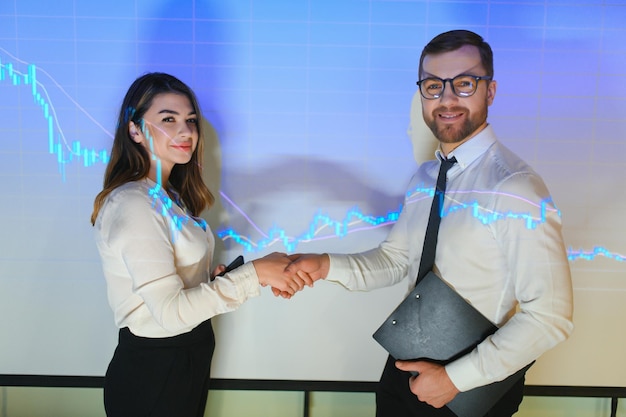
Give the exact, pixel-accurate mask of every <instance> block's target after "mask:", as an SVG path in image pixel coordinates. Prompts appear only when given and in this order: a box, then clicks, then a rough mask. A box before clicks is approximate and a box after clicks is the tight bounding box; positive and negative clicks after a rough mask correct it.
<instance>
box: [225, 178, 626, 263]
mask: <svg viewBox="0 0 626 417" xmlns="http://www.w3.org/2000/svg"><path fill="white" fill-rule="evenodd" d="M470 192H471V193H491V194H493V193H494V192H493V191H484V192H483V191H476V190H471V191H465V192H464V191H460V192H459V194H463V193H470ZM220 194H221V196H222V197H223V198H224V199H225V200H226V201H227V202H228V203H229V204H230V205H231V206H232V207H233V208H234V209H235V210H236V211H237V212H239V213H240V214H241V216H242V217H243V218H244V219H245V220H246V221H247V222H248V223H249V224H250V226H252V228H254V230H256V231H257V232H258V233H259V234H260V235H261V239H259V240H257V241H255V240H253V239H252V238H251V237H248V236H244V235H242V234H240V233H238V232H237V231H236V230H234V229H233V228H225V229H223V230H221V231H218V232H217V235H218V237H219V238H220V239H222V240H224V241H227V240H233V241H234V242H235V243H237V244H238V245H240V246H242V247H243V248H244V250H245V251H247V252H255V251H261V250H263V249H266V248H268V247H270V246H273V245H276V244H279V245H282V246H283V247H284V249H285V251H287V252H293V251H294V250H295V249H296V248H297V247H298V245H299V244H300V243H307V242H312V241H319V240H324V239H335V238H341V237H344V236H346V235H348V234H349V233H355V232H360V231H364V230H371V229H375V228H379V227H385V226H389V225H391V224H393V223H395V222H396V221H397V220H398V217H399V215H400V211H401V209H400V210H398V211H393V212H389V213H387V214H386V215H385V216H369V215H366V214H364V213H362V212H361V211H360V210H359V209H358V208H353V209H351V210H349V211H348V212H347V213H346V215H345V216H344V218H343V219H341V220H337V219H332V218H330V217H329V216H327V215H323V214H316V215H315V216H314V217H313V220H312V221H311V223H310V226H309V227H308V229H307V231H306V232H304V233H302V234H300V235H299V236H296V237H290V236H288V235H287V232H286V231H285V230H283V229H280V228H278V227H276V226H274V227H272V228H271V229H270V230H269V231H268V232H267V233H265V232H263V231H262V229H261V228H260V227H259V226H258V225H256V224H255V223H254V222H253V221H252V220H251V219H250V217H249V216H248V215H247V214H246V213H245V212H244V211H243V210H242V209H241V208H240V207H238V206H237V205H236V204H235V203H234V202H233V201H232V200H231V199H229V198H228V197H227V196H226V195H225V194H224V193H220ZM500 194H501V195H503V196H506V197H511V198H514V199H517V200H521V201H524V202H526V203H528V204H529V205H531V206H534V207H535V208H537V209H539V216H538V217H533V216H532V215H530V214H528V213H515V212H512V211H511V212H506V213H494V212H493V211H490V210H487V209H485V208H483V207H480V205H479V204H478V203H477V202H472V203H468V204H464V203H458V202H457V204H455V205H452V206H450V207H449V208H448V210H447V211H445V212H443V213H442V216H447V215H449V214H453V213H455V212H458V211H460V210H471V212H472V216H473V217H474V218H476V219H477V220H478V221H480V222H481V223H482V224H485V225H487V224H491V223H493V222H496V221H501V220H510V219H517V220H522V221H524V222H525V225H526V227H527V228H528V229H530V230H533V229H535V228H537V226H538V225H539V224H541V223H544V222H545V221H546V216H547V213H548V212H554V213H556V214H557V215H559V216H560V214H561V213H560V211H559V210H558V209H557V208H555V207H554V206H553V205H552V200H551V199H546V200H543V201H541V202H539V203H535V202H533V201H530V200H527V199H524V198H522V197H520V196H516V195H512V194H506V193H500ZM433 195H434V189H433V188H417V189H415V190H414V191H412V192H411V193H409V194H408V198H407V204H414V203H416V202H418V201H421V200H424V199H429V200H430V199H431V198H432V196H433ZM481 211H484V212H487V213H488V214H484V213H481ZM358 225H360V227H358ZM323 231H330V233H329V234H328V235H324V236H320V234H321V233H322V232H323ZM600 256H601V257H605V258H608V259H612V260H615V261H618V262H624V261H626V258H625V257H624V255H620V254H616V253H612V252H610V251H609V250H608V249H606V248H603V247H600V246H596V247H595V248H594V250H593V251H591V252H588V251H583V250H578V251H575V250H573V249H571V248H570V249H568V250H567V257H568V260H569V261H576V260H587V261H592V260H594V259H596V258H597V257H600Z"/></svg>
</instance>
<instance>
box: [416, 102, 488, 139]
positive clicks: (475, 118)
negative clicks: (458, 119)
mask: <svg viewBox="0 0 626 417" xmlns="http://www.w3.org/2000/svg"><path fill="white" fill-rule="evenodd" d="M445 112H451V113H454V112H463V113H464V114H465V121H464V122H463V124H462V125H461V126H460V127H458V126H456V125H453V124H447V123H446V124H438V123H437V114H439V113H445ZM486 120H487V105H486V104H485V107H484V110H481V111H479V112H478V113H476V114H475V115H474V114H472V113H470V112H469V110H468V109H466V108H463V107H452V108H445V107H438V108H436V109H435V110H434V111H433V112H432V113H431V117H430V118H429V119H426V118H424V121H425V122H426V125H427V126H428V127H429V128H430V130H431V131H432V132H433V135H435V137H436V138H437V139H438V140H439V142H441V143H462V142H464V141H465V140H466V139H467V138H469V137H470V136H472V135H473V134H474V132H476V130H477V129H478V128H479V127H480V126H482V125H483V124H484V123H485V121H486Z"/></svg>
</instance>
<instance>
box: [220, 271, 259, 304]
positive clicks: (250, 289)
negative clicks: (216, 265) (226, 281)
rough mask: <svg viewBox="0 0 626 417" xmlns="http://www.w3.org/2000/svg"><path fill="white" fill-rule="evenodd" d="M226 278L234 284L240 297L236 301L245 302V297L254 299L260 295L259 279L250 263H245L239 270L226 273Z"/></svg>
mask: <svg viewBox="0 0 626 417" xmlns="http://www.w3.org/2000/svg"><path fill="white" fill-rule="evenodd" d="M227 275H229V277H228V278H230V280H231V281H232V282H233V284H235V287H236V288H237V292H238V293H239V295H240V297H238V299H240V300H245V299H246V298H247V297H256V296H258V295H260V294H261V285H260V284H259V277H258V275H257V273H256V269H255V268H254V265H253V264H252V262H246V263H245V264H243V265H241V266H240V267H239V268H237V269H235V270H233V271H231V272H227Z"/></svg>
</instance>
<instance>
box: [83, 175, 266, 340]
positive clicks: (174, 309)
mask: <svg viewBox="0 0 626 417" xmlns="http://www.w3.org/2000/svg"><path fill="white" fill-rule="evenodd" d="M94 229H95V236H96V243H97V246H98V250H99V252H100V257H101V259H102V268H103V271H104V277H105V279H106V282H107V291H108V299H109V304H110V306H111V308H112V309H113V313H114V316H115V323H116V325H117V326H118V327H120V328H122V327H128V328H129V329H130V331H131V332H132V333H133V334H135V335H137V336H143V337H169V336H175V335H178V334H182V333H185V332H188V331H190V330H192V329H193V328H194V327H196V326H197V325H198V324H200V323H202V322H203V321H205V320H207V319H209V318H211V317H213V316H215V315H218V314H222V313H226V312H229V311H233V310H235V309H236V308H237V307H239V306H240V305H241V304H242V303H243V302H244V301H245V300H247V299H248V298H250V297H254V296H257V295H259V294H260V288H259V281H258V277H257V274H256V271H255V269H254V266H253V265H252V263H246V264H244V265H243V266H242V267H240V268H237V269H236V270H234V271H232V272H231V273H227V274H226V275H225V276H223V277H217V278H216V279H215V280H214V281H210V273H211V260H212V257H213V249H214V246H215V238H214V237H213V234H212V233H211V230H210V229H209V227H208V225H206V222H204V221H203V220H202V219H194V218H192V217H190V216H189V215H188V214H187V213H186V211H185V210H183V209H182V208H181V207H179V206H178V205H176V204H175V203H173V202H172V200H171V199H169V197H168V196H167V194H166V193H165V192H164V191H163V190H162V189H161V188H160V187H159V186H157V184H156V183H154V182H153V181H152V180H150V179H147V178H146V179H144V180H140V181H135V182H130V183H127V184H124V185H122V186H120V187H118V188H116V189H115V190H113V191H112V192H111V194H109V196H108V197H107V199H106V201H105V203H104V204H103V206H102V208H101V209H100V212H99V214H98V218H97V220H96V224H95V227H94ZM205 229H206V230H205Z"/></svg>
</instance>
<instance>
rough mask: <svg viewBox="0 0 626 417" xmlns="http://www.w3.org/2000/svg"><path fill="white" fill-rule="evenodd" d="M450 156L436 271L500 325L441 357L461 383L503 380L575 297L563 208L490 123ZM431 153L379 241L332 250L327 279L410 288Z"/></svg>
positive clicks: (564, 319)
mask: <svg viewBox="0 0 626 417" xmlns="http://www.w3.org/2000/svg"><path fill="white" fill-rule="evenodd" d="M453 156H454V157H456V159H457V162H458V163H457V164H455V165H454V166H453V167H452V168H451V169H450V170H449V171H448V182H447V188H446V193H445V200H444V207H443V217H442V219H441V225H440V228H439V239H438V244H437V252H436V256H435V267H434V271H435V273H436V274H437V275H439V276H440V277H442V278H443V279H444V280H445V281H446V282H447V283H448V284H450V285H451V286H452V287H454V288H455V289H456V291H457V292H458V293H459V294H461V296H463V297H464V298H466V299H467V300H468V301H469V302H470V303H471V304H472V305H473V306H474V307H475V308H476V309H478V310H479V311H480V312H482V313H483V314H484V315H485V316H486V317H487V318H489V319H490V320H492V321H493V322H494V323H495V324H496V325H497V326H499V329H498V331H497V332H496V333H495V334H493V335H492V336H489V337H487V338H486V339H485V340H484V341H483V342H482V343H480V344H479V345H478V347H477V348H476V349H474V350H473V351H472V352H471V353H469V354H467V355H465V356H463V357H461V358H459V359H457V360H455V361H454V362H451V363H449V364H447V365H446V371H447V373H448V375H449V377H450V379H451V380H452V382H453V383H454V385H455V386H456V387H457V388H458V389H459V390H460V391H467V390H469V389H472V388H475V387H478V386H482V385H486V384H489V383H491V382H495V381H500V380H502V379H504V378H506V377H507V376H509V375H511V374H513V373H515V372H516V371H517V370H519V369H521V368H522V367H524V366H525V365H527V364H528V363H530V362H532V361H533V360H535V359H537V358H538V357H539V356H540V355H541V354H543V353H544V352H545V351H547V350H548V349H550V348H552V347H553V346H555V345H556V344H557V343H559V342H561V341H563V340H565V339H566V338H567V337H568V336H569V335H570V333H571V332H572V329H573V324H572V310H573V301H572V299H573V297H572V284H571V276H570V269H569V264H568V261H567V254H566V249H565V245H564V243H563V239H562V235H561V218H560V212H559V211H558V210H557V209H556V208H555V205H554V203H553V202H552V199H551V197H550V194H549V192H548V190H547V188H546V186H545V184H544V182H543V180H542V179H541V177H540V176H539V175H538V174H537V173H536V172H535V171H534V170H533V169H532V168H531V167H529V166H528V165H527V164H526V163H525V162H524V161H522V160H521V159H520V158H519V157H517V156H516V155H515V154H514V153H512V152H511V151H510V150H509V149H507V148H506V147H504V146H503V145H502V144H501V143H500V142H498V141H497V139H496V137H495V135H494V132H493V130H492V128H491V126H487V127H486V128H485V129H484V130H483V131H481V132H480V133H479V134H478V135H476V136H475V137H473V138H472V139H470V140H469V141H467V142H465V143H463V144H462V145H460V146H459V147H457V148H456V149H455V150H454V151H453V152H452V153H450V154H449V155H448V157H449V158H450V157H453ZM437 158H438V159H439V158H441V154H440V152H439V151H437ZM438 159H437V160H433V161H428V162H425V163H424V164H422V165H421V166H420V167H419V169H418V171H417V173H416V174H415V175H414V177H413V178H412V180H411V182H410V185H409V188H408V191H407V194H406V196H405V202H404V206H403V209H402V212H401V214H400V217H399V219H398V221H397V222H396V224H395V225H394V226H393V227H392V229H391V230H390V232H389V235H388V237H387V238H386V240H385V241H384V242H382V243H381V245H380V246H379V247H378V248H376V249H373V250H371V251H368V252H364V253H361V254H353V255H341V254H331V255H330V271H329V274H328V277H327V280H329V281H335V282H338V283H340V284H342V285H344V286H345V287H347V288H348V289H351V290H370V289H374V288H380V287H385V286H390V285H393V284H395V283H397V282H399V281H401V280H402V279H404V278H406V279H407V281H408V285H409V288H412V287H414V285H415V280H416V276H417V271H418V267H419V262H420V256H421V253H422V246H423V243H424V234H425V231H426V225H427V223H428V217H429V212H430V206H431V202H432V192H433V189H434V185H435V182H436V179H437V174H438V171H439V165H440V162H439V160H438Z"/></svg>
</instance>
